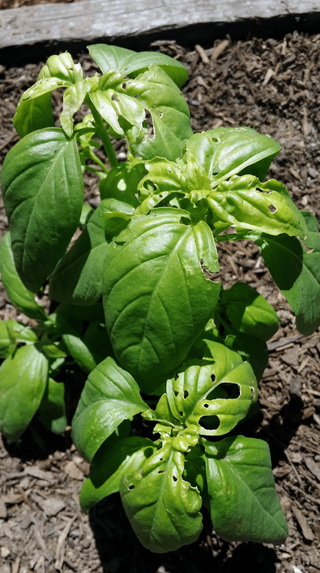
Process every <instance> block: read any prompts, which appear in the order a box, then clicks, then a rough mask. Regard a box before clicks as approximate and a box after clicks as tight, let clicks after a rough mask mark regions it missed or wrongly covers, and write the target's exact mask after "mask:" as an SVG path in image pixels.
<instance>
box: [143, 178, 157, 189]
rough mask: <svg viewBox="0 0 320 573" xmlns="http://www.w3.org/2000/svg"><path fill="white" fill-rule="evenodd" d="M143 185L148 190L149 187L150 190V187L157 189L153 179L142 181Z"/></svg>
mask: <svg viewBox="0 0 320 573" xmlns="http://www.w3.org/2000/svg"><path fill="white" fill-rule="evenodd" d="M144 187H145V188H146V189H148V190H149V189H150V188H151V189H150V190H152V189H153V190H154V191H156V190H157V185H156V184H155V183H153V181H150V179H148V180H147V181H145V182H144Z"/></svg>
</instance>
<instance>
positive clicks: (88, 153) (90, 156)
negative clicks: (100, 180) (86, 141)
mask: <svg viewBox="0 0 320 573" xmlns="http://www.w3.org/2000/svg"><path fill="white" fill-rule="evenodd" d="M86 157H88V159H92V161H94V162H95V163H96V164H97V165H99V167H101V169H102V171H103V172H104V173H105V174H106V175H108V173H109V169H107V167H106V166H105V164H104V163H103V161H101V159H99V157H97V155H96V154H95V153H94V152H93V151H92V149H89V148H88V149H87V150H86ZM87 168H88V167H87Z"/></svg>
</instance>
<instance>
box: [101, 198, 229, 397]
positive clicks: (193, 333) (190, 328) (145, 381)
mask: <svg viewBox="0 0 320 573" xmlns="http://www.w3.org/2000/svg"><path fill="white" fill-rule="evenodd" d="M174 211H175V209H171V210H170V209H169V210H167V209H163V210H162V209H161V210H160V209H155V210H154V211H152V214H151V215H148V216H136V217H133V218H132V222H131V224H130V225H129V227H128V229H127V230H126V231H125V232H124V233H122V234H121V235H120V236H119V238H118V239H119V241H121V242H124V245H123V246H121V245H120V246H119V245H116V244H114V245H113V247H112V250H111V251H110V257H109V256H108V261H107V266H106V270H105V280H104V296H103V299H104V307H105V316H106V326H107V330H108V333H109V337H110V340H111V344H112V346H113V349H114V352H115V355H116V357H117V360H118V361H119V363H120V364H121V365H122V366H123V367H124V368H126V370H128V371H129V372H131V374H132V375H133V376H134V377H135V379H136V380H137V382H138V384H139V386H140V387H141V389H142V390H143V391H145V392H147V393H150V392H153V391H154V390H155V389H156V388H157V386H159V385H160V384H161V383H162V382H164V381H165V380H166V378H167V377H168V375H170V374H172V372H173V371H174V369H175V368H177V367H178V366H179V365H180V364H181V362H182V361H183V359H184V358H185V356H186V354H187V352H188V350H189V348H190V347H191V345H192V344H193V342H194V340H195V339H196V338H197V336H198V335H199V334H200V332H201V330H202V329H203V328H204V326H205V324H206V322H207V321H208V319H209V318H210V316H211V314H212V312H213V310H214V308H215V305H216V302H217V299H218V296H219V291H220V284H218V283H214V282H212V281H210V280H208V279H207V278H206V276H205V272H204V269H205V268H207V269H210V271H212V272H217V271H218V269H219V264H218V259H217V254H216V248H215V244H214V241H213V237H212V233H211V231H210V229H209V227H208V226H207V225H206V223H205V222H203V221H201V222H200V223H198V224H197V225H195V226H193V227H192V226H190V225H184V224H182V223H181V222H180V218H181V213H180V211H179V210H176V213H174ZM182 213H184V212H183V211H182ZM186 215H187V216H188V213H186ZM177 284H179V285H180V288H179V289H178V290H177Z"/></svg>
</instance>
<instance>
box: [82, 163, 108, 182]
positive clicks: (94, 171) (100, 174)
mask: <svg viewBox="0 0 320 573" xmlns="http://www.w3.org/2000/svg"><path fill="white" fill-rule="evenodd" d="M86 171H91V172H92V173H95V174H96V175H98V177H100V179H104V178H105V174H104V172H102V171H100V169H95V168H94V167H90V165H86Z"/></svg>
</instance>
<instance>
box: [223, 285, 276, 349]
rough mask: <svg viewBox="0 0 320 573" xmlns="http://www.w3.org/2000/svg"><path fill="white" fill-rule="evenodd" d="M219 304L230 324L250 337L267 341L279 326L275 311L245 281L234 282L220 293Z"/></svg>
mask: <svg viewBox="0 0 320 573" xmlns="http://www.w3.org/2000/svg"><path fill="white" fill-rule="evenodd" d="M221 304H222V305H223V307H224V313H225V314H226V315H227V317H228V319H229V320H230V322H231V324H233V326H234V327H235V328H236V329H237V330H239V331H240V332H244V333H246V334H249V335H251V336H252V337H256V338H259V339H260V340H264V341H267V340H269V338H271V337H272V336H273V335H274V334H275V333H276V332H277V330H278V328H279V320H278V316H277V313H276V311H275V310H274V308H273V307H272V306H271V304H269V303H268V302H267V301H266V299H265V298H264V297H263V296H262V295H261V294H259V293H258V292H257V291H255V290H254V289H253V288H252V287H250V286H249V285H247V284H246V283H240V282H239V283H236V284H234V285H233V286H232V287H231V288H230V289H229V290H224V291H222V293H221Z"/></svg>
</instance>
